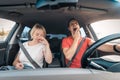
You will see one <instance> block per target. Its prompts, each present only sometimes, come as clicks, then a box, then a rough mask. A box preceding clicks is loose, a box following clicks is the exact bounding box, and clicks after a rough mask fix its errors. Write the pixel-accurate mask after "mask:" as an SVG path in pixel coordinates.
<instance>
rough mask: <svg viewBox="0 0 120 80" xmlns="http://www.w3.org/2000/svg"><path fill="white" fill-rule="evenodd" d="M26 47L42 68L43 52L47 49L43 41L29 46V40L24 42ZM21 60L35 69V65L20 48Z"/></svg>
mask: <svg viewBox="0 0 120 80" xmlns="http://www.w3.org/2000/svg"><path fill="white" fill-rule="evenodd" d="M23 45H24V47H25V49H26V50H27V51H28V53H29V55H30V56H31V57H32V59H33V60H34V61H35V62H36V63H37V64H38V65H39V66H40V67H41V68H42V66H43V52H44V51H45V46H44V45H43V44H42V43H39V44H36V45H33V46H29V45H28V42H25V43H23ZM19 52H20V56H19V60H20V62H21V63H23V64H27V65H28V66H31V67H33V68H34V69H35V67H34V66H33V65H32V64H31V63H30V61H29V60H28V59H27V57H26V56H25V55H24V53H23V51H22V50H21V48H20V51H19Z"/></svg>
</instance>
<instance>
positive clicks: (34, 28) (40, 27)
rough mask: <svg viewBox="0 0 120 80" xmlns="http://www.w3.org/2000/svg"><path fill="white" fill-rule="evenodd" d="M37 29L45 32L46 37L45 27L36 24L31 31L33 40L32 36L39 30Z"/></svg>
mask: <svg viewBox="0 0 120 80" xmlns="http://www.w3.org/2000/svg"><path fill="white" fill-rule="evenodd" d="M37 29H41V30H43V32H44V37H46V30H45V28H44V26H43V25H40V24H38V23H36V24H35V25H34V26H33V28H32V29H31V31H30V36H31V38H32V35H33V33H34V32H35V30H37Z"/></svg>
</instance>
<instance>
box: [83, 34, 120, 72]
mask: <svg viewBox="0 0 120 80" xmlns="http://www.w3.org/2000/svg"><path fill="white" fill-rule="evenodd" d="M119 38H120V34H119V33H116V34H111V35H108V36H106V37H103V38H101V39H99V40H97V41H96V42H95V43H93V44H92V45H91V46H90V47H89V48H88V49H87V50H86V51H85V53H84V54H83V56H82V59H81V64H82V67H83V68H86V67H87V66H88V65H89V64H90V63H91V61H90V60H89V59H88V58H89V57H90V55H92V54H93V52H94V51H95V50H96V49H97V48H98V47H99V46H101V45H102V44H104V43H106V42H109V41H112V40H115V39H119ZM95 65H98V64H95ZM98 67H99V68H104V67H103V66H102V65H98ZM102 70H104V69H102Z"/></svg>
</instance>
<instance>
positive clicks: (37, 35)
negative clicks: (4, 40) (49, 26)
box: [13, 24, 52, 70]
mask: <svg viewBox="0 0 120 80" xmlns="http://www.w3.org/2000/svg"><path fill="white" fill-rule="evenodd" d="M30 35H31V38H32V40H31V41H27V42H25V43H23V45H24V47H25V48H26V50H27V51H28V53H29V55H30V56H31V57H32V59H33V60H34V61H35V62H36V63H37V64H38V65H39V66H40V67H42V66H43V58H45V61H46V62H47V63H49V64H50V63H51V62H52V53H51V50H50V47H49V43H48V41H47V40H46V39H45V37H46V30H45V28H44V27H43V26H42V25H39V24H35V25H34V26H33V28H32V30H31V32H30ZM13 66H14V67H15V69H17V70H21V69H28V68H32V69H35V67H34V66H33V65H32V64H31V63H30V61H29V60H28V59H27V57H26V56H25V55H24V53H23V51H22V50H21V49H20V51H19V53H18V56H17V57H16V59H15V60H14V62H13Z"/></svg>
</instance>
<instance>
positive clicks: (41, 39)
mask: <svg viewBox="0 0 120 80" xmlns="http://www.w3.org/2000/svg"><path fill="white" fill-rule="evenodd" d="M39 42H40V43H43V44H44V45H45V46H49V43H48V41H47V40H46V39H45V38H44V37H40V39H39Z"/></svg>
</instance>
